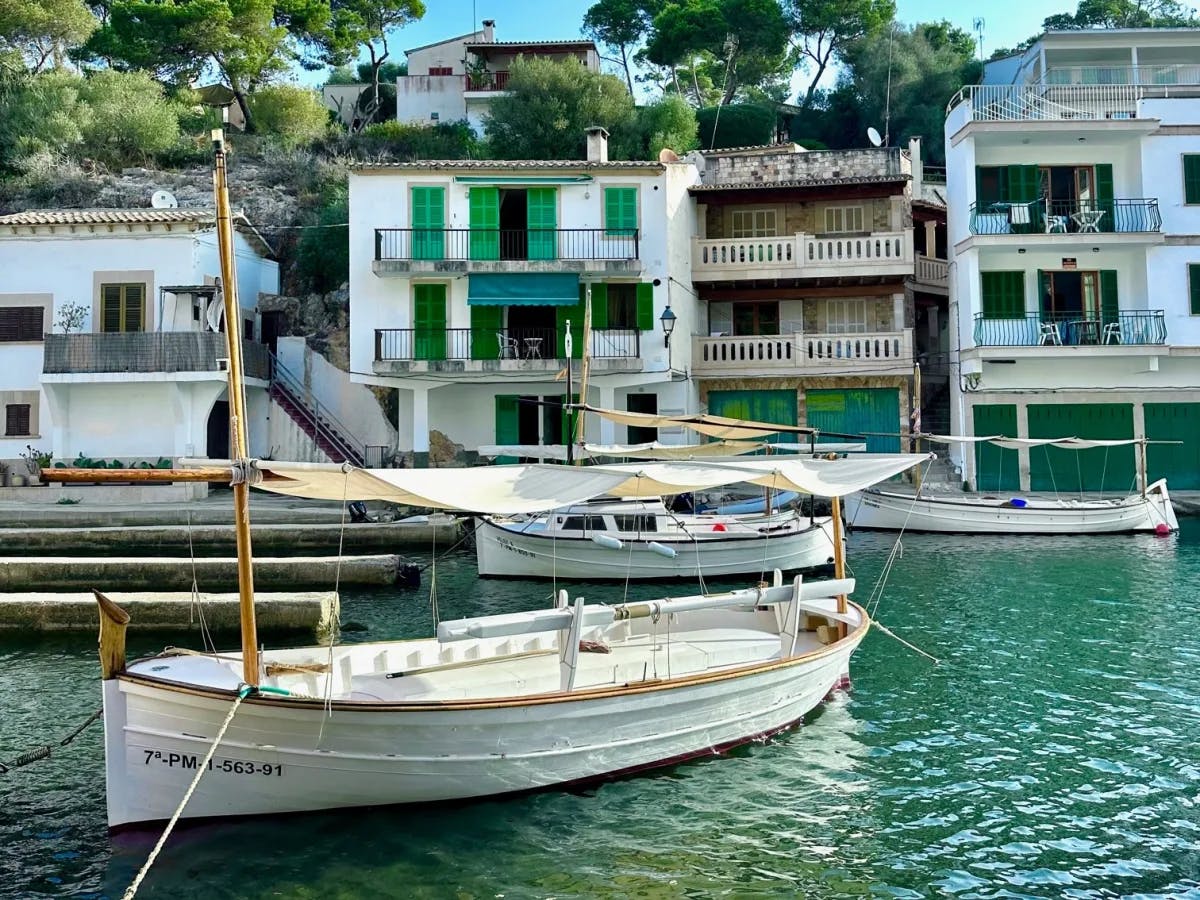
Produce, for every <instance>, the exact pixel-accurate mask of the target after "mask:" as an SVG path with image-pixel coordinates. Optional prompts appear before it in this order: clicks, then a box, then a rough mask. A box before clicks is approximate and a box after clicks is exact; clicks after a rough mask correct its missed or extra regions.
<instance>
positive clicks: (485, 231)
mask: <svg viewBox="0 0 1200 900" xmlns="http://www.w3.org/2000/svg"><path fill="white" fill-rule="evenodd" d="M468 205H469V207H470V214H471V221H470V225H471V259H499V258H500V189H499V188H494V187H473V188H471V190H470V195H469V199H468Z"/></svg>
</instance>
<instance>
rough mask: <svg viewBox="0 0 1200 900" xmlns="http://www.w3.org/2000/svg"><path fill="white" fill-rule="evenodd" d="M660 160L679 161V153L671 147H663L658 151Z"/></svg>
mask: <svg viewBox="0 0 1200 900" xmlns="http://www.w3.org/2000/svg"><path fill="white" fill-rule="evenodd" d="M658 161H659V162H660V163H672V162H679V154H678V153H676V152H675V151H674V150H672V149H671V148H670V147H663V148H662V149H661V150H659V151H658Z"/></svg>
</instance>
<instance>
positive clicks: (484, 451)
mask: <svg viewBox="0 0 1200 900" xmlns="http://www.w3.org/2000/svg"><path fill="white" fill-rule="evenodd" d="M765 446H767V445H766V444H762V443H758V442H755V441H712V442H710V443H707V444H661V443H659V442H658V441H651V442H650V443H646V444H584V445H583V446H582V448H580V447H578V446H577V447H576V456H578V457H579V458H580V459H591V458H594V457H597V456H609V457H614V458H618V457H619V458H621V459H695V458H698V457H703V458H709V457H713V456H739V455H741V454H743V453H753V452H754V451H755V450H761V449H762V448H763V447H765ZM807 448H808V445H807V444H805V445H804V449H807ZM479 455H480V456H487V457H489V458H495V457H497V456H520V457H524V458H526V459H555V460H560V461H561V460H566V458H567V447H566V444H537V445H533V444H485V445H483V446H482V447H480V448H479Z"/></svg>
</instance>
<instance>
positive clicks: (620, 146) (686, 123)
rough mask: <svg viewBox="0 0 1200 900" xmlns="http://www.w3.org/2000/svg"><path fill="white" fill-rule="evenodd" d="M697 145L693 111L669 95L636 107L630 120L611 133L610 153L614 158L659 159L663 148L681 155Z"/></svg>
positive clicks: (680, 100) (678, 99)
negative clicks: (626, 125) (624, 126)
mask: <svg viewBox="0 0 1200 900" xmlns="http://www.w3.org/2000/svg"><path fill="white" fill-rule="evenodd" d="M696 146H697V139H696V111H695V110H694V109H692V107H690V106H689V105H688V104H687V103H686V102H685V101H684V100H683V98H682V97H679V96H675V95H671V96H667V97H664V98H663V99H661V100H659V101H658V102H657V103H650V104H648V105H646V106H639V107H638V108H637V109H636V110H635V112H634V119H633V122H632V123H631V124H630V125H629V126H628V127H627V128H622V129H619V130H618V131H616V132H615V133H614V134H613V136H612V141H611V143H610V154H611V155H612V157H613V158H614V159H658V153H659V151H660V150H662V149H664V148H670V149H671V150H674V151H675V152H676V153H678V154H679V155H680V156H682V155H683V154H685V153H687V152H688V151H689V150H695V149H696Z"/></svg>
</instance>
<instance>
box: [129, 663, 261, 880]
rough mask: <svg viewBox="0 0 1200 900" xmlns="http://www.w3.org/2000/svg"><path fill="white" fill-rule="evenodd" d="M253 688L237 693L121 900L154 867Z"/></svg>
mask: <svg viewBox="0 0 1200 900" xmlns="http://www.w3.org/2000/svg"><path fill="white" fill-rule="evenodd" d="M253 690H254V688H252V687H250V686H249V685H244V686H243V687H242V688H241V690H239V691H238V695H237V699H235V700H234V701H233V707H232V708H231V709H230V710H229V715H227V716H226V717H225V721H224V722H222V723H221V728H220V730H219V731H217V736H216V738H215V739H214V740H213V742H212V746H211V747H209V748H208V753H206V754H205V755H204V761H203V762H201V763H200V768H199V769H198V770H197V771H196V777H195V778H193V779H192V783H191V784H190V785H188V789H187V791H186V792H185V793H184V795H183V799H182V800H180V801H179V806H178V807H176V809H175V814H174V815H173V816H171V820H170V821H169V822H167V827H166V828H164V829H163V833H162V836H161V837H159V839H158V843H157V844H155V845H154V849H153V850H151V851H150V856H149V857H147V859H146V862H145V863H143V864H142V868H141V870H140V871H139V872H138V873H137V877H136V878H135V879H133V884H131V885H129V889H128V890H126V891H125V893H124V894H123V895H122V897H121V900H133V898H134V896H135V895H136V894H137V892H138V888H140V887H141V886H142V881H143V880H144V879H145V878H146V873H148V872H149V871H150V867H151V866H152V865H154V861H155V860H156V859H158V854H159V851H160V850H162V848H163V845H164V844H166V842H167V838H169V837H170V836H171V832H172V831H174V830H175V823H176V822H178V821H179V817H180V816H181V815H183V810H184V807H186V806H187V805H188V801H189V800H191V799H192V794H194V793H195V792H196V786H197V785H198V784H200V779H201V778H203V777H204V773H205V772H207V771H208V764H209V763H210V762H211V761H212V758H213V754H214V753H216V752H217V747H218V746H220V743H221V741H222V739H223V738H224V737H225V732H226V731H228V730H229V725H230V723H231V722H233V716H234V714H235V713H236V712H237V711H238V707H239V706H241V705H242V701H243V700H245V699H246V697H247V696H248V695H249V694H250V692H251V691H253Z"/></svg>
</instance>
